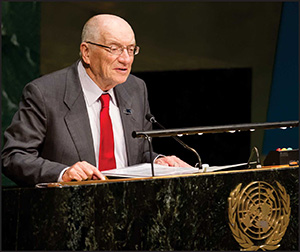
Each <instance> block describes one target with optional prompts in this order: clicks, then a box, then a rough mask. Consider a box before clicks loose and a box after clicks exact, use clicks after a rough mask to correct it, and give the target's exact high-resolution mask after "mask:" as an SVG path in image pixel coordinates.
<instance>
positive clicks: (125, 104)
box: [114, 84, 138, 164]
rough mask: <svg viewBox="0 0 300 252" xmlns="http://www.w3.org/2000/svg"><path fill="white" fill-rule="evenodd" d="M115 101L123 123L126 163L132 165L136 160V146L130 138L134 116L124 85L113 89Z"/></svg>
mask: <svg viewBox="0 0 300 252" xmlns="http://www.w3.org/2000/svg"><path fill="white" fill-rule="evenodd" d="M114 92H115V95H116V99H117V102H118V105H119V110H120V115H121V119H122V123H123V130H124V137H125V143H126V152H127V159H128V163H129V164H132V163H133V160H135V159H136V155H137V153H138V151H137V150H136V148H137V145H136V144H135V143H134V141H133V140H134V139H133V138H132V131H134V130H135V124H136V119H135V114H134V113H133V112H134V111H133V109H132V97H131V96H130V95H129V93H128V91H127V89H126V87H125V85H124V84H120V85H117V86H116V87H115V88H114Z"/></svg>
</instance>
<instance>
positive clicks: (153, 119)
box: [145, 113, 156, 123]
mask: <svg viewBox="0 0 300 252" xmlns="http://www.w3.org/2000/svg"><path fill="white" fill-rule="evenodd" d="M145 118H146V119H147V120H148V121H149V122H152V123H153V122H155V121H156V120H155V117H154V115H152V114H150V113H149V114H147V115H146V116H145Z"/></svg>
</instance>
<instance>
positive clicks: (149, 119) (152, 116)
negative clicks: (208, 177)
mask: <svg viewBox="0 0 300 252" xmlns="http://www.w3.org/2000/svg"><path fill="white" fill-rule="evenodd" d="M145 117H146V119H147V120H148V121H149V122H151V123H155V124H157V125H158V126H159V127H160V128H162V129H166V128H165V127H164V126H162V125H161V124H160V123H159V122H158V121H156V119H155V117H154V115H152V114H150V113H149V114H147V115H146V116H145ZM171 137H172V138H173V139H175V140H176V141H177V142H178V143H179V144H180V145H182V146H183V147H184V148H185V149H187V150H190V151H192V152H193V153H194V154H196V156H197V159H198V166H199V169H201V168H202V161H201V158H200V156H199V154H198V152H197V151H196V150H195V149H193V148H191V147H190V146H188V145H187V144H185V143H184V142H182V141H181V140H180V139H179V138H178V137H176V136H171ZM195 166H197V164H196V165H195Z"/></svg>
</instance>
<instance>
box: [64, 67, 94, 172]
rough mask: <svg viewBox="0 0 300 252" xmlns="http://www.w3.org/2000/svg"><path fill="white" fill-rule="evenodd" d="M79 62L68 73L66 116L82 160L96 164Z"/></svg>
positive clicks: (65, 98) (65, 99)
mask: <svg viewBox="0 0 300 252" xmlns="http://www.w3.org/2000/svg"><path fill="white" fill-rule="evenodd" d="M77 63H78V62H77ZM77 63H75V64H74V65H73V66H72V67H71V68H70V70H69V72H68V74H67V79H66V92H65V97H64V102H65V104H66V106H67V107H68V108H69V112H68V113H67V114H66V116H65V122H66V125H67V128H68V130H69V132H70V135H71V137H72V139H73V142H74V145H75V147H76V149H77V152H78V156H79V159H80V161H87V162H88V163H90V164H92V165H94V166H96V161H95V152H94V144H93V138H92V133H91V128H90V122H89V117H88V113H87V109H86V104H85V100H84V97H83V92H82V88H81V85H80V80H79V76H78V71H77Z"/></svg>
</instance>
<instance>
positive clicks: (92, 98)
mask: <svg viewBox="0 0 300 252" xmlns="http://www.w3.org/2000/svg"><path fill="white" fill-rule="evenodd" d="M77 69H78V74H79V79H80V83H81V87H82V90H83V95H84V100H85V103H86V107H87V112H88V116H89V120H90V126H91V131H92V136H93V142H94V150H95V160H96V166H97V168H98V160H99V145H100V134H101V132H100V110H101V101H100V99H99V98H100V96H101V95H102V94H103V93H104V92H103V91H102V90H101V89H100V88H99V87H98V86H97V84H96V83H95V82H94V81H93V80H92V79H91V78H90V76H89V75H88V74H87V73H86V71H85V69H84V67H83V65H82V62H81V61H79V63H78V66H77ZM105 93H108V94H109V95H110V98H111V99H110V101H109V115H110V118H111V122H112V126H113V134H114V152H115V159H116V166H117V167H116V168H121V167H126V166H128V161H127V154H126V146H125V138H124V130H123V125H122V121H121V116H120V111H119V108H118V106H117V101H116V97H115V94H114V91H113V89H110V90H108V91H107V92H105ZM68 168H69V167H66V168H65V169H64V170H63V171H62V172H61V173H60V176H59V178H58V182H61V181H62V175H63V173H64V172H65V170H66V169H68Z"/></svg>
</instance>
